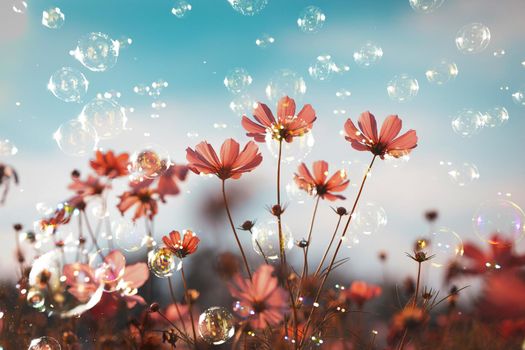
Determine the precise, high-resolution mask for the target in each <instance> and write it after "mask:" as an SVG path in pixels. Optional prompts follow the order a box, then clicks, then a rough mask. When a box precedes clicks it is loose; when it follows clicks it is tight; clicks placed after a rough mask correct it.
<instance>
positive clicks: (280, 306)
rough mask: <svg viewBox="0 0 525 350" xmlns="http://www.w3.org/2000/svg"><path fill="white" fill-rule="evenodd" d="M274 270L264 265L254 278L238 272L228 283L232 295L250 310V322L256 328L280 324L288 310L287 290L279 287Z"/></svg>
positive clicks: (243, 306)
mask: <svg viewBox="0 0 525 350" xmlns="http://www.w3.org/2000/svg"><path fill="white" fill-rule="evenodd" d="M273 271H274V268H273V267H272V266H270V265H262V266H260V267H259V268H258V269H257V271H255V273H254V274H253V279H252V280H250V279H244V278H243V277H242V276H241V275H240V274H237V275H236V276H235V277H234V279H233V282H232V283H229V284H228V288H229V290H230V293H231V295H232V297H234V298H236V299H238V301H239V304H240V305H241V306H242V308H243V309H245V310H249V315H248V319H249V323H250V325H251V326H252V327H253V328H256V329H262V328H266V326H267V325H268V324H269V325H272V326H273V325H277V324H279V323H280V322H281V321H282V320H283V318H284V314H285V313H286V312H288V303H287V297H286V291H285V290H284V289H283V288H281V287H279V285H278V281H277V278H276V277H274V276H272V273H273Z"/></svg>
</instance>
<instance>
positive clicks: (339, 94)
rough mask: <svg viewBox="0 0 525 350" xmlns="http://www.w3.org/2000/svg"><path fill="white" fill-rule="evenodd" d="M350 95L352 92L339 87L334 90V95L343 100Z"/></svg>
mask: <svg viewBox="0 0 525 350" xmlns="http://www.w3.org/2000/svg"><path fill="white" fill-rule="evenodd" d="M350 96H352V93H351V92H350V91H348V90H346V89H339V90H337V91H336V92H335V97H337V98H340V99H341V100H345V99H346V98H348V97H350Z"/></svg>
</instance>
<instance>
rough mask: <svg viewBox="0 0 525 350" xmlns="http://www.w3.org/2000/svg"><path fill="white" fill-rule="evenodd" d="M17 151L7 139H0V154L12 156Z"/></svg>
mask: <svg viewBox="0 0 525 350" xmlns="http://www.w3.org/2000/svg"><path fill="white" fill-rule="evenodd" d="M17 153H18V148H17V147H16V146H15V145H13V143H11V141H9V140H8V139H3V140H2V139H0V156H2V157H7V156H14V155H15V154H17Z"/></svg>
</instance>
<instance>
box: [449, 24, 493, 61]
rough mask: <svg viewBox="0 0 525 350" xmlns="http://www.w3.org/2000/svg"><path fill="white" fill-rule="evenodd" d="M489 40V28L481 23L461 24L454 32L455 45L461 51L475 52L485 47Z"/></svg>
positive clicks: (466, 52)
mask: <svg viewBox="0 0 525 350" xmlns="http://www.w3.org/2000/svg"><path fill="white" fill-rule="evenodd" d="M489 42H490V30H489V28H488V27H487V26H485V25H484V24H481V23H470V24H467V25H465V26H463V27H462V28H461V29H460V30H459V31H458V33H457V34H456V46H457V48H458V50H459V51H460V52H461V53H465V54H475V53H479V52H482V51H483V50H485V49H486V48H487V46H488V45H489Z"/></svg>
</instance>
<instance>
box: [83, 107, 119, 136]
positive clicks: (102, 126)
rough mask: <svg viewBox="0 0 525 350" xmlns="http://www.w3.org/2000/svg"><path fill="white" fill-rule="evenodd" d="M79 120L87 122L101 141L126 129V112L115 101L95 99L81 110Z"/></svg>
mask: <svg viewBox="0 0 525 350" xmlns="http://www.w3.org/2000/svg"><path fill="white" fill-rule="evenodd" d="M79 120H81V121H87V122H89V123H90V124H91V125H93V127H94V128H95V130H96V131H97V135H98V137H100V138H101V139H103V140H104V139H111V138H113V137H115V136H118V135H119V134H120V133H121V132H122V131H123V130H124V129H125V128H126V122H127V118H126V111H125V109H124V108H122V107H121V106H120V105H119V104H118V103H117V102H116V101H115V100H112V99H107V98H95V99H93V100H91V101H90V102H89V103H87V104H86V105H85V106H84V108H83V109H82V113H81V114H80V116H79Z"/></svg>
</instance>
